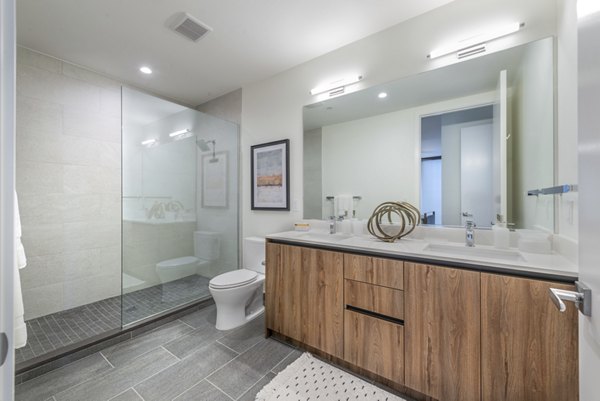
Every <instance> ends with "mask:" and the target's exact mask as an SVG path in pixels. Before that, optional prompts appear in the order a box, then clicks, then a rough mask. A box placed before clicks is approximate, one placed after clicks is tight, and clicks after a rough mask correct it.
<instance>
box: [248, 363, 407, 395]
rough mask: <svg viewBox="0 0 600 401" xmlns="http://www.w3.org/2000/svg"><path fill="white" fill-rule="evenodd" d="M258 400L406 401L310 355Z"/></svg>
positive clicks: (295, 364)
mask: <svg viewBox="0 0 600 401" xmlns="http://www.w3.org/2000/svg"><path fill="white" fill-rule="evenodd" d="M256 400H257V401H275V400H276V401H317V400H318V401H348V400H352V401H356V400H368V401H406V400H404V399H403V398H400V397H397V396H395V395H393V394H390V393H388V392H387V391H384V390H382V389H380V388H379V387H376V386H374V385H372V384H370V383H367V382H366V381H364V380H361V379H359V378H358V377H356V376H353V375H351V374H350V373H346V372H344V371H343V370H341V369H338V368H336V367H334V366H331V365H329V364H327V363H325V362H323V361H321V360H319V359H317V358H315V357H313V356H312V355H310V354H309V353H308V352H305V353H304V354H302V356H301V357H300V358H298V359H296V360H295V361H294V362H293V363H291V364H290V365H288V367H286V368H285V369H284V370H283V371H282V372H280V373H279V374H278V375H277V376H276V377H275V378H273V380H271V382H270V383H269V384H267V385H266V386H265V387H263V389H262V390H260V392H259V393H258V395H257V396H256Z"/></svg>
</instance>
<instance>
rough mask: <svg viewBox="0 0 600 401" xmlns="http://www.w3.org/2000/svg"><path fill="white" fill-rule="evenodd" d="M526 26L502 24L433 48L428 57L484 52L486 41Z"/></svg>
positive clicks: (521, 23)
mask: <svg viewBox="0 0 600 401" xmlns="http://www.w3.org/2000/svg"><path fill="white" fill-rule="evenodd" d="M524 26H525V23H524V22H514V23H511V24H507V25H502V26H499V27H497V28H495V29H491V30H489V31H486V32H482V33H478V34H476V35H473V36H471V37H469V38H466V39H463V40H460V41H458V42H456V43H453V44H451V45H449V46H444V47H440V48H438V49H435V50H432V51H431V52H430V53H429V54H428V55H427V57H429V58H430V59H434V58H438V57H442V56H445V55H447V54H450V53H459V54H463V53H470V54H468V55H473V54H477V53H482V52H484V51H485V43H486V42H488V41H490V40H494V39H498V38H501V37H503V36H507V35H510V34H512V33H515V32H517V31H519V30H520V29H521V28H523V27H524ZM467 50H477V51H474V52H468V51H467ZM463 57H466V56H465V55H463ZM459 58H460V57H459Z"/></svg>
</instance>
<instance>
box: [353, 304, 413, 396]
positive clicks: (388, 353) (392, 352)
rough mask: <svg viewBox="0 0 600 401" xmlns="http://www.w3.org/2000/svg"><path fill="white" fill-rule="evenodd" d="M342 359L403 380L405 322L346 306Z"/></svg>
mask: <svg viewBox="0 0 600 401" xmlns="http://www.w3.org/2000/svg"><path fill="white" fill-rule="evenodd" d="M344 360H346V361H347V362H350V363H351V364H353V365H355V366H358V367H360V368H361V369H365V370H368V371H369V372H372V373H375V374H377V375H379V376H381V377H384V378H386V379H389V380H392V381H393V382H395V383H398V384H402V383H404V326H402V325H401V324H398V323H396V322H392V321H387V320H384V319H380V318H377V317H373V316H369V315H366V314H364V313H358V312H354V311H352V310H346V311H345V317H344Z"/></svg>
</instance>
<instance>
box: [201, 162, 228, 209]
mask: <svg viewBox="0 0 600 401" xmlns="http://www.w3.org/2000/svg"><path fill="white" fill-rule="evenodd" d="M213 159H214V160H217V162H215V163H211V160H213ZM228 159H229V157H228V152H227V151H222V152H216V153H215V154H205V155H202V158H201V162H202V164H201V166H202V199H201V205H202V207H203V208H219V209H226V208H227V207H228V206H229V182H228V173H229V167H228V166H229V164H228Z"/></svg>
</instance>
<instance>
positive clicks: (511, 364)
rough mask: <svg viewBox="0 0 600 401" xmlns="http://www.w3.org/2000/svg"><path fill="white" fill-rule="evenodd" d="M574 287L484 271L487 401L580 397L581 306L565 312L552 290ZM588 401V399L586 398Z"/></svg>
mask: <svg viewBox="0 0 600 401" xmlns="http://www.w3.org/2000/svg"><path fill="white" fill-rule="evenodd" d="M550 287H554V288H562V289H565V290H574V286H571V285H564V284H559V283H551V282H547V281H539V280H529V279H523V278H516V277H509V276H502V275H498V274H487V273H483V274H482V275H481V297H482V310H481V317H482V320H481V324H482V333H481V339H482V340H481V341H482V344H481V345H482V363H481V370H482V372H481V373H482V384H483V387H482V396H483V397H482V398H483V400H484V401H497V400H510V401H576V400H578V399H579V395H578V390H579V388H578V339H577V336H578V329H577V322H578V320H577V319H578V317H577V313H578V312H577V310H576V309H575V307H574V306H573V305H572V304H570V303H569V304H568V305H567V310H566V311H565V312H564V313H560V312H559V311H558V310H557V309H556V307H555V306H554V304H553V303H552V302H551V301H550V298H549V296H548V288H550ZM582 401H583V400H582Z"/></svg>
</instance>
